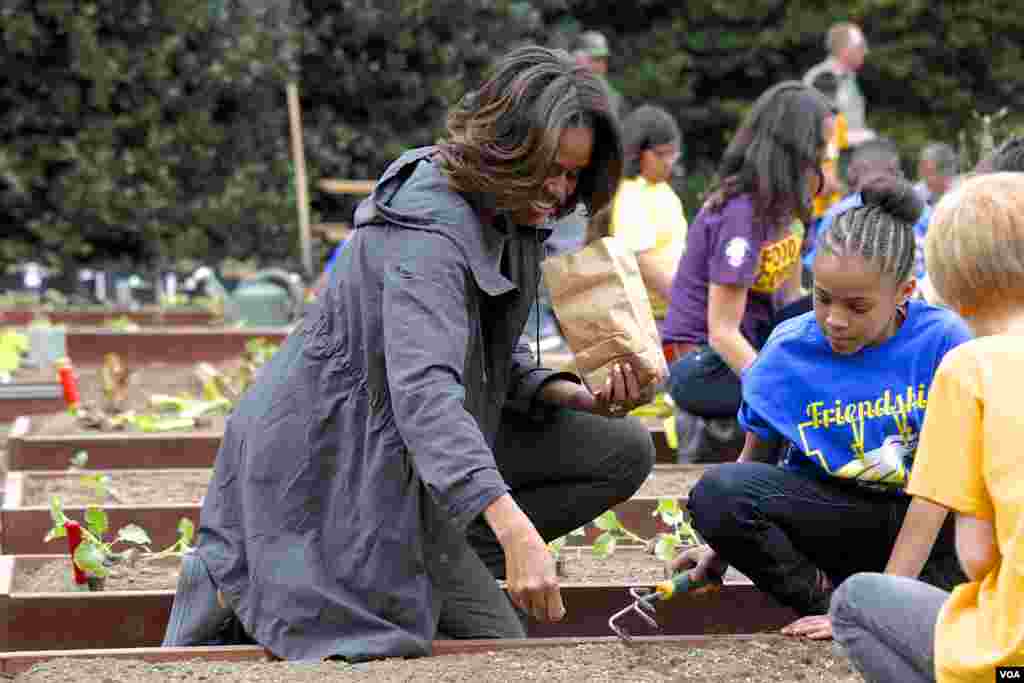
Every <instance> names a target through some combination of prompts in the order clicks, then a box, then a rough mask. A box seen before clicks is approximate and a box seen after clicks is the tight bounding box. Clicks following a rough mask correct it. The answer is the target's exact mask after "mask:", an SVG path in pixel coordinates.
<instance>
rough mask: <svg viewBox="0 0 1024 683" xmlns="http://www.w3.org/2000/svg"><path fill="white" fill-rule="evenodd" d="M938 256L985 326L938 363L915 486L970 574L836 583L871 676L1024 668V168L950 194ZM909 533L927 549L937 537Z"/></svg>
mask: <svg viewBox="0 0 1024 683" xmlns="http://www.w3.org/2000/svg"><path fill="white" fill-rule="evenodd" d="M926 256H927V263H928V272H929V275H930V277H931V280H932V284H933V286H934V287H935V289H936V290H937V292H938V293H939V295H940V296H941V297H942V298H943V300H944V301H946V302H947V304H948V305H949V306H950V307H951V308H953V309H954V310H956V311H957V312H958V313H960V314H961V315H962V316H963V317H964V318H965V320H966V321H967V322H968V323H969V324H970V326H971V327H972V328H973V330H974V331H975V333H976V334H977V335H978V338H977V339H974V340H972V341H968V342H967V343H965V344H962V345H960V346H959V347H957V348H956V349H953V350H952V351H950V352H949V353H948V354H947V355H946V356H945V358H944V359H943V361H942V363H941V365H940V366H939V369H938V371H937V373H936V375H935V379H934V382H933V384H932V388H931V393H930V396H929V399H928V411H927V416H926V417H925V422H924V426H923V430H922V434H921V441H920V444H919V446H918V449H917V456H916V459H915V462H914V467H913V471H912V474H911V478H910V482H909V484H908V486H907V491H908V493H910V494H912V495H913V496H914V503H913V504H916V505H921V506H924V507H929V506H930V507H931V508H933V509H934V510H935V511H936V513H937V515H945V514H946V512H947V511H952V512H953V513H954V514H955V519H956V549H957V556H958V557H959V559H960V563H961V565H962V567H963V569H964V572H965V573H966V574H967V576H968V578H969V581H968V582H967V583H963V584H960V585H959V586H957V587H956V588H955V589H954V590H953V592H952V593H947V592H945V591H942V590H940V589H938V588H934V587H932V586H928V585H926V584H924V583H921V582H918V581H916V580H914V579H910V578H904V577H902V576H893V575H891V574H892V573H901V572H889V573H887V574H857V575H854V576H853V577H851V578H850V579H848V580H847V581H846V582H845V583H843V584H842V585H841V586H840V587H839V589H838V590H837V591H836V593H835V594H834V595H833V598H832V605H831V614H832V622H833V632H834V636H835V639H836V640H837V641H838V642H839V643H840V644H841V645H842V646H843V647H844V648H845V650H846V651H847V653H848V654H849V656H850V658H851V659H852V660H853V662H854V664H855V665H856V666H857V668H858V669H859V670H860V671H861V673H862V674H863V675H864V677H865V679H866V680H868V681H894V682H895V681H899V683H914V682H916V681H939V682H940V683H954V682H955V683H983V682H984V683H990V682H991V681H997V680H1015V679H1014V678H1013V677H1009V678H1000V677H999V676H998V675H997V669H998V667H1006V666H1022V667H1024V402H1022V401H1021V398H1020V396H1021V387H1022V386H1024V174H1021V173H996V174H992V175H983V176H978V177H975V178H972V179H970V180H968V181H966V182H964V183H963V184H961V185H960V187H958V188H957V189H955V190H953V191H952V192H950V193H949V194H948V195H946V196H945V197H943V199H942V200H941V201H940V202H939V204H938V206H937V207H936V210H935V213H934V214H933V217H932V220H931V225H930V228H929V231H928V237H927V242H926ZM904 533H906V536H907V538H908V540H910V541H911V545H914V544H916V545H917V546H918V547H920V548H927V547H928V546H929V545H930V544H931V543H932V540H933V538H934V536H933V535H932V533H931V529H930V528H929V529H923V530H922V529H907V528H906V527H905V528H904V529H903V530H901V537H902V536H903V535H904ZM908 547H909V546H908ZM890 564H891V563H890ZM911 564H914V562H911ZM904 573H905V572H904ZM1017 675H1018V677H1024V673H1019V674H1017ZM1017 680H1024V678H1017Z"/></svg>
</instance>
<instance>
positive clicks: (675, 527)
mask: <svg viewBox="0 0 1024 683" xmlns="http://www.w3.org/2000/svg"><path fill="white" fill-rule="evenodd" d="M653 514H654V516H655V517H659V516H660V517H661V521H662V522H663V523H664V524H665V525H666V526H667V527H669V528H670V529H671V530H672V531H670V532H669V533H660V534H658V535H657V536H656V537H655V541H654V555H655V556H656V557H657V558H658V559H659V560H664V561H665V562H671V561H672V560H673V559H675V557H676V555H677V554H678V553H679V551H680V550H681V549H683V548H685V547H687V546H691V545H697V544H699V543H700V539H699V538H698V537H697V532H696V531H694V530H693V527H692V526H690V523H689V522H687V521H686V515H685V514H684V513H683V510H682V508H681V507H679V499H678V498H671V497H665V498H659V499H658V507H657V508H656V509H655V510H654V513H653Z"/></svg>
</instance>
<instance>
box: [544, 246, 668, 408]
mask: <svg viewBox="0 0 1024 683" xmlns="http://www.w3.org/2000/svg"><path fill="white" fill-rule="evenodd" d="M541 267H542V268H543V270H544V281H545V283H547V287H548V291H549V292H550V293H551V304H552V306H553V307H554V309H555V315H556V316H557V317H558V322H559V324H560V325H561V327H562V332H563V333H564V334H565V339H566V341H567V342H568V343H569V348H571V349H572V351H573V354H574V355H575V357H576V367H577V369H578V370H579V374H580V376H581V377H582V378H583V381H584V382H585V383H586V385H587V387H588V388H589V389H590V390H591V391H596V390H598V389H601V388H603V387H604V384H605V381H606V380H607V378H608V375H609V373H610V372H611V369H612V367H613V365H614V364H615V363H616V362H618V363H625V362H628V363H630V364H631V365H632V366H633V369H634V370H635V372H636V374H637V378H638V379H639V380H640V384H641V388H643V387H646V386H648V385H649V384H650V383H651V382H652V381H655V380H656V379H657V377H658V375H659V374H660V375H661V376H662V377H666V376H668V368H667V365H666V363H665V355H664V353H663V352H662V348H661V337H660V335H659V334H658V327H657V325H655V323H654V314H653V313H652V312H651V302H650V300H649V299H648V298H647V288H646V287H645V286H644V281H643V277H642V276H641V275H640V267H639V266H638V265H637V262H636V256H634V255H633V252H631V251H630V250H628V249H626V247H625V246H623V245H622V243H621V242H619V241H618V240H617V239H616V238H614V237H605V238H603V239H600V240H597V241H596V242H593V243H591V244H590V245H589V246H587V247H585V248H584V249H581V250H579V251H575V252H572V253H570V254H563V255H561V256H554V257H549V258H547V259H545V260H544V262H543V264H542V266H541Z"/></svg>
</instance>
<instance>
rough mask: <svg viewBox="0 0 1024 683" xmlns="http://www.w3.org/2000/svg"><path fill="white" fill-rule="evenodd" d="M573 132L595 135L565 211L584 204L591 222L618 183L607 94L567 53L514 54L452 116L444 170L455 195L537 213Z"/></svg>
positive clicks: (615, 135) (531, 50)
mask: <svg viewBox="0 0 1024 683" xmlns="http://www.w3.org/2000/svg"><path fill="white" fill-rule="evenodd" d="M576 127H585V128H590V129H591V130H593V132H594V146H593V151H592V153H591V159H590V164H589V165H588V166H587V167H586V168H585V169H583V170H582V172H581V173H580V176H579V181H578V183H577V185H576V191H575V193H574V195H573V196H572V197H570V198H569V201H568V202H566V205H565V207H564V209H565V211H566V212H568V211H571V210H572V209H573V208H574V207H575V206H576V203H577V202H578V201H582V202H583V203H584V204H585V205H586V207H587V210H588V211H589V212H590V213H591V214H593V213H594V212H597V211H598V210H600V209H601V208H603V207H604V206H606V205H607V204H608V203H609V202H611V199H612V197H613V196H614V194H615V190H616V188H617V187H618V184H619V178H620V176H621V175H622V141H621V134H620V131H619V125H618V121H617V119H616V117H615V114H614V113H613V112H612V109H611V105H610V103H609V100H608V95H607V91H606V90H605V87H604V85H603V84H602V83H601V81H600V80H598V77H597V76H595V75H594V74H593V73H592V72H591V71H590V70H589V69H586V68H584V67H580V66H578V65H577V64H576V63H575V61H574V60H573V59H572V58H571V57H569V54H568V53H567V52H564V51H562V50H550V49H547V48H543V47H539V46H536V45H527V46H523V47H519V48H517V49H515V50H512V51H511V52H510V53H508V54H507V55H506V56H505V57H503V58H502V59H501V60H500V61H499V62H498V64H497V65H496V67H495V69H494V72H493V75H492V76H491V77H490V78H489V79H488V80H487V81H486V82H485V83H484V84H483V85H482V86H481V87H480V89H479V90H476V91H473V92H470V93H467V94H466V95H465V96H464V97H463V98H462V100H461V101H460V102H459V104H458V105H456V106H454V107H453V108H452V109H451V110H450V111H449V113H448V131H447V135H446V137H445V138H444V139H443V140H441V142H440V144H439V149H440V156H441V163H442V168H443V169H444V171H445V173H446V175H447V176H448V182H449V184H450V185H451V187H452V189H454V190H455V191H457V192H463V193H475V194H482V195H484V196H486V197H488V198H489V199H490V200H491V201H492V202H493V208H495V209H498V210H507V211H514V210H518V209H528V208H532V207H534V206H536V205H542V204H544V203H546V202H550V200H551V198H550V197H544V196H542V193H543V183H544V181H545V179H547V178H548V177H549V176H550V175H551V167H552V164H553V163H554V162H555V159H556V157H557V155H558V146H559V141H560V139H561V134H562V131H564V130H565V129H567V128H576Z"/></svg>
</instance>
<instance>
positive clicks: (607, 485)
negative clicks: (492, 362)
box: [467, 410, 654, 579]
mask: <svg viewBox="0 0 1024 683" xmlns="http://www.w3.org/2000/svg"><path fill="white" fill-rule="evenodd" d="M494 451H495V453H494V455H495V459H496V460H497V462H498V471H499V472H501V476H502V477H504V479H505V482H506V483H507V484H508V485H509V487H510V488H511V489H512V497H513V498H515V500H516V502H517V503H518V504H519V507H521V508H522V509H523V511H524V512H525V513H526V515H527V516H528V517H529V518H530V520H531V521H532V522H533V524H534V526H536V527H537V531H539V532H540V535H541V536H542V537H543V538H544V540H545V541H551V540H554V539H556V538H558V537H559V536H564V535H565V534H567V533H569V532H570V531H572V530H574V529H577V528H579V527H581V526H583V525H584V524H586V523H587V522H589V521H591V520H592V519H594V518H595V517H597V516H598V515H600V514H601V513H603V512H604V511H606V510H608V509H610V508H612V507H614V506H615V505H617V504H618V503H621V502H622V501H624V500H627V499H628V498H629V497H630V496H632V495H633V494H634V493H635V492H636V490H637V489H639V488H640V486H641V484H643V483H644V481H645V480H646V479H647V475H648V474H650V472H651V469H652V468H653V467H654V443H653V442H652V441H651V435H650V432H649V431H648V429H647V427H646V426H644V424H643V423H642V422H640V421H639V420H637V419H635V418H631V417H626V418H621V419H612V418H605V417H599V416H597V415H591V414H590V413H583V412H577V411H574V410H558V411H554V414H553V415H552V417H551V419H550V420H548V421H545V422H543V423H541V422H537V421H535V420H532V419H530V418H527V417H523V416H520V415H517V414H513V413H510V412H506V413H505V416H504V420H503V422H502V427H501V430H500V431H499V434H498V441H497V444H496V446H495V449H494ZM467 537H468V539H469V542H470V545H472V546H473V548H474V549H475V550H476V552H477V554H478V555H479V556H480V559H481V560H483V562H484V564H485V565H487V568H488V569H490V570H491V572H492V573H493V575H494V576H495V577H497V578H499V579H503V578H505V554H504V552H503V551H502V549H501V546H500V545H499V544H498V540H497V538H495V536H494V533H493V532H492V531H491V528H490V527H489V526H488V525H487V523H486V521H484V519H483V518H482V517H481V518H480V519H477V520H476V521H475V522H474V523H473V524H471V525H470V527H469V530H468V532H467Z"/></svg>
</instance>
